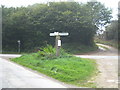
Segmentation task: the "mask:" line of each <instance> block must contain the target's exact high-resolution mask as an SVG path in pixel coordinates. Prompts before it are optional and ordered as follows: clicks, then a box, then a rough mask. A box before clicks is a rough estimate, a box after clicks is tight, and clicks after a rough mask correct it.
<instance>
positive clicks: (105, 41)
mask: <svg viewBox="0 0 120 90" xmlns="http://www.w3.org/2000/svg"><path fill="white" fill-rule="evenodd" d="M95 42H96V43H101V44H105V45H109V46H112V47H115V48H118V47H119V46H118V42H116V41H114V40H103V39H99V38H95Z"/></svg>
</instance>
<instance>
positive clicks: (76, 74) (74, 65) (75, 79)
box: [12, 53, 97, 87]
mask: <svg viewBox="0 0 120 90" xmlns="http://www.w3.org/2000/svg"><path fill="white" fill-rule="evenodd" d="M36 54H39V53H33V54H26V55H23V56H21V57H19V58H14V59H12V61H14V62H16V63H18V64H21V65H23V66H26V67H29V68H31V69H33V70H36V71H38V72H41V73H44V74H46V75H48V76H50V77H53V78H55V79H57V80H60V81H62V82H65V83H69V84H74V85H78V86H85V87H86V86H88V83H87V80H89V79H90V78H91V77H92V76H93V75H95V73H96V70H97V69H96V63H95V61H94V60H90V59H83V58H78V57H74V56H72V57H59V58H56V59H51V58H50V59H51V60H49V59H46V60H41V58H37V55H36ZM88 87H92V86H90V85H89V86H88Z"/></svg>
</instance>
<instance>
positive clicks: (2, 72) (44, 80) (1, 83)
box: [0, 54, 69, 88]
mask: <svg viewBox="0 0 120 90" xmlns="http://www.w3.org/2000/svg"><path fill="white" fill-rule="evenodd" d="M19 56H20V55H5V54H0V57H2V58H0V88H67V87H69V86H67V85H65V84H64V83H61V82H59V81H56V80H54V79H52V78H49V77H47V76H44V75H42V74H38V73H35V72H32V71H30V70H28V69H26V68H24V67H22V66H20V65H17V64H15V63H13V62H10V61H8V60H6V59H7V58H13V57H19ZM3 58H6V59H3Z"/></svg>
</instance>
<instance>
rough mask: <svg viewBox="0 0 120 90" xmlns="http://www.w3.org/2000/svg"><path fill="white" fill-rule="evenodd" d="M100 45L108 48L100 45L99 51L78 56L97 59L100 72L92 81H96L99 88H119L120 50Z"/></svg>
mask: <svg viewBox="0 0 120 90" xmlns="http://www.w3.org/2000/svg"><path fill="white" fill-rule="evenodd" d="M98 45H101V46H104V47H107V48H108V49H105V48H102V47H100V50H99V51H98V52H95V53H91V54H88V55H76V56H77V57H82V58H90V59H95V60H96V62H97V64H98V70H99V74H98V75H97V77H94V78H93V81H91V82H95V83H96V84H97V87H98V88H118V50H117V49H115V48H113V47H110V46H107V45H102V44H98Z"/></svg>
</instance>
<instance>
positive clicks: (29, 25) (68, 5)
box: [2, 2, 111, 52]
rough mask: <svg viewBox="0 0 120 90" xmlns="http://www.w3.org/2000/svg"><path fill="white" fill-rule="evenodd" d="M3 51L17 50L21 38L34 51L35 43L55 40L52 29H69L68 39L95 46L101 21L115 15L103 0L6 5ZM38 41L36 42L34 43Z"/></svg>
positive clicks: (66, 41)
mask: <svg viewBox="0 0 120 90" xmlns="http://www.w3.org/2000/svg"><path fill="white" fill-rule="evenodd" d="M2 12H3V43H2V44H3V51H12V52H15V51H17V48H18V43H17V40H21V51H24V52H26V51H34V50H33V48H35V47H42V46H45V45H46V44H51V45H53V44H54V38H53V37H50V36H49V33H50V32H55V31H58V32H68V33H70V35H69V36H68V37H62V40H63V42H65V43H70V42H71V43H78V42H79V43H82V44H84V45H89V46H92V44H93V37H94V34H95V33H96V30H97V29H98V27H99V25H101V24H102V25H105V24H106V23H108V22H109V21H110V19H111V10H109V9H108V8H106V7H105V6H104V5H102V4H101V3H99V2H95V3H94V2H88V3H86V4H82V3H77V2H50V3H48V4H34V5H31V6H28V7H17V8H14V7H11V8H6V7H5V6H2ZM33 42H34V43H33Z"/></svg>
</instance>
